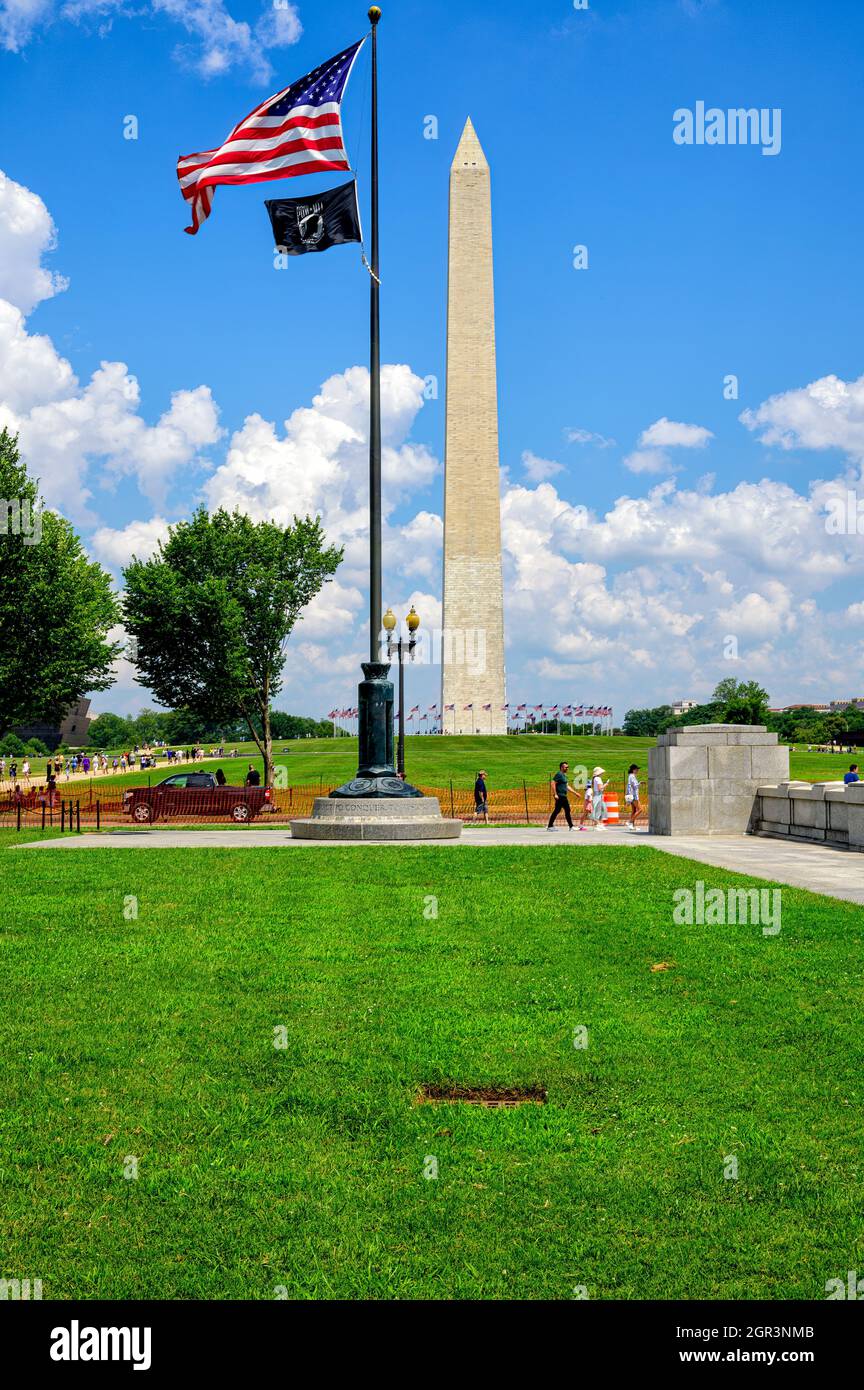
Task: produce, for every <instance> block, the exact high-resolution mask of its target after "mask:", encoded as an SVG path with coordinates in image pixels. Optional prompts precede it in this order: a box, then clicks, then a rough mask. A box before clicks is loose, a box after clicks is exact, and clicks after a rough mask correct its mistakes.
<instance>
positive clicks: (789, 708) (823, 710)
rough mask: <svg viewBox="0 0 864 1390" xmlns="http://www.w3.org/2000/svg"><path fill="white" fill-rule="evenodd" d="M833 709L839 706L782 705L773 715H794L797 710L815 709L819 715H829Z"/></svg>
mask: <svg viewBox="0 0 864 1390" xmlns="http://www.w3.org/2000/svg"><path fill="white" fill-rule="evenodd" d="M835 707H837V708H839V706H835V705H833V704H831V705H815V704H806V705H784V706H783V708H782V709H779V710H776V711H774V713H776V714H795V713H796V712H797V711H798V710H799V709H815V710H818V712H819V713H820V714H830V713H831V711H832V710H833V709H835ZM843 708H845V706H843Z"/></svg>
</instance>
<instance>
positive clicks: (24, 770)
mask: <svg viewBox="0 0 864 1390" xmlns="http://www.w3.org/2000/svg"><path fill="white" fill-rule="evenodd" d="M21 776H22V777H23V779H24V782H25V785H26V786H28V787H29V786H30V759H29V758H25V759H24V761H23V763H22V764H21Z"/></svg>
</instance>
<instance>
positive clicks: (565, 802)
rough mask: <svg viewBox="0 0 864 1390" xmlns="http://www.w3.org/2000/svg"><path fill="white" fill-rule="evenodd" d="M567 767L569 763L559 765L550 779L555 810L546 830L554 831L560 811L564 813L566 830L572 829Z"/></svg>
mask: <svg viewBox="0 0 864 1390" xmlns="http://www.w3.org/2000/svg"><path fill="white" fill-rule="evenodd" d="M569 766H570V764H569V763H559V764H558V771H557V772H556V773H555V776H554V777H553V778H552V790H553V792H554V793H555V808H554V810H553V812H552V814H551V816H550V817H549V824H548V825H547V827H546V829H547V830H554V829H555V821H556V820H557V818H558V816H559V815H560V813H561V812H562V811H563V812H564V816H565V819H566V821H567V826H568V828H569V829H570V830H572V829H573V817H572V816H571V814H570V790H569V788H568V786H567V769H568V767H569Z"/></svg>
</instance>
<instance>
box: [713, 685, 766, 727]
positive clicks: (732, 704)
mask: <svg viewBox="0 0 864 1390" xmlns="http://www.w3.org/2000/svg"><path fill="white" fill-rule="evenodd" d="M712 699H713V701H714V703H715V704H718V705H720V706H722V714H721V721H722V723H724V724H764V723H765V718H766V716H767V714H768V699H769V696H768V691H767V690H764V689H763V688H762V686H761V685H759V683H758V681H736V680H733V679H732V677H728V678H727V679H726V680H722V681H720V683H719V685H717V687H716V688H715V690H714V695H713V697H712Z"/></svg>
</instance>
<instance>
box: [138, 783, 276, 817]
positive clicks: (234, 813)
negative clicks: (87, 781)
mask: <svg viewBox="0 0 864 1390" xmlns="http://www.w3.org/2000/svg"><path fill="white" fill-rule="evenodd" d="M270 804H271V802H270V791H269V789H268V788H265V787H220V785H219V783H218V782H217V781H216V778H215V777H214V776H213V773H212V772H178V773H175V775H174V776H173V777H166V778H165V781H164V782H158V783H157V784H156V786H155V787H130V788H129V789H128V790H127V791H126V792H124V794H123V810H124V811H125V812H126V814H127V815H128V816H131V817H132V819H133V820H134V821H137V822H138V824H139V825H148V824H149V823H150V822H152V821H155V820H179V819H182V818H183V817H184V816H195V817H202V818H205V819H213V820H215V819H216V818H217V817H223V816H230V817H231V819H232V820H234V821H237V823H238V824H239V825H243V824H245V823H246V822H247V821H251V820H254V819H255V817H256V816H257V815H258V812H259V811H260V810H261V809H262V807H263V806H268V805H270Z"/></svg>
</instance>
